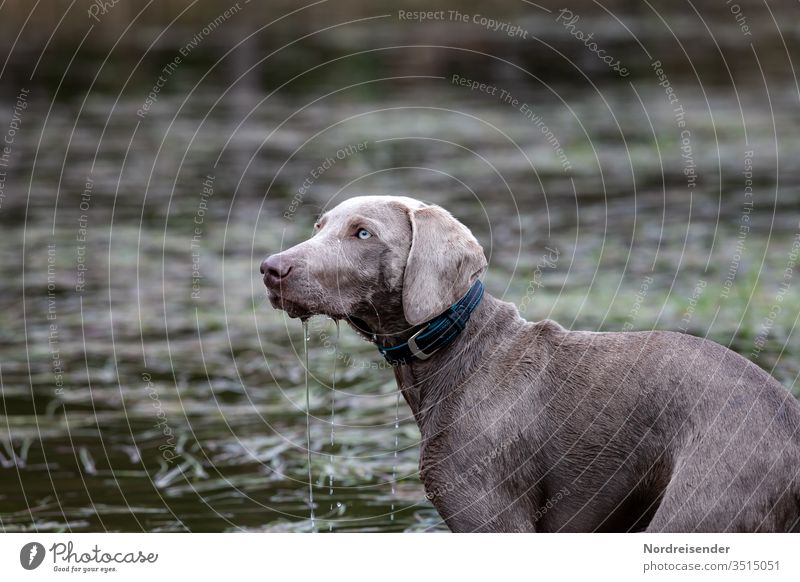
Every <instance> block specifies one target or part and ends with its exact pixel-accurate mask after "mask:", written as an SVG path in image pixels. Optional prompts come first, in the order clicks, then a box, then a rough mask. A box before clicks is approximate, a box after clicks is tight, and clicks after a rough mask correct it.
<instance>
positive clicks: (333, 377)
mask: <svg viewBox="0 0 800 582" xmlns="http://www.w3.org/2000/svg"><path fill="white" fill-rule="evenodd" d="M334 325H335V326H336V336H335V337H334V340H333V373H332V375H331V442H330V447H331V454H330V473H329V475H328V496H329V497H330V498H331V505H330V510H331V516H332V517H335V515H336V513H335V508H334V502H333V476H334V470H333V461H334V459H333V457H334V447H335V446H336V438H335V431H336V363H337V362H338V361H339V320H338V319H336V320H334ZM339 506H341V504H339ZM328 531H333V521H332V520H331V521H330V522H329V523H328Z"/></svg>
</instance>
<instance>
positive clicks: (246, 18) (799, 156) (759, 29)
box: [0, 0, 800, 532]
mask: <svg viewBox="0 0 800 582" xmlns="http://www.w3.org/2000/svg"><path fill="white" fill-rule="evenodd" d="M418 11H426V12H427V14H419V13H418ZM0 32H2V34H0V47H2V50H1V51H0V134H1V135H2V137H0V139H2V143H0V228H2V235H3V237H2V239H3V244H2V246H0V253H1V254H2V262H0V265H1V266H2V273H1V274H0V275H1V278H0V354H1V355H0V530H3V531H74V532H80V531H103V530H107V531H240V530H251V531H262V530H263V531H287V530H288V531H309V530H311V529H316V530H321V531H329V530H332V531H346V530H351V531H352V530H358V531H438V530H442V529H443V526H442V524H441V522H440V519H439V517H438V515H437V513H436V511H435V510H434V509H433V508H432V506H431V505H430V504H429V503H428V502H427V501H426V500H425V498H424V491H423V489H422V487H421V485H420V483H419V479H418V476H417V451H418V446H419V442H418V439H419V434H418V432H417V429H416V426H415V424H414V422H413V419H412V418H411V417H410V412H409V410H408V409H407V407H406V406H405V403H404V402H402V401H400V402H399V403H398V400H397V395H396V393H397V390H396V386H395V382H394V377H393V374H392V372H391V370H390V369H388V368H387V367H386V365H385V364H384V363H383V361H382V360H381V358H380V357H379V355H378V353H377V351H376V350H374V348H373V347H372V346H371V345H369V344H366V343H364V342H362V341H359V340H358V339H357V338H356V337H355V335H354V334H353V332H352V331H351V330H349V329H348V328H346V327H343V328H342V329H341V330H338V329H337V328H336V326H335V325H334V324H333V322H330V321H328V320H325V319H322V318H315V319H313V320H311V322H310V323H309V329H308V332H307V334H306V335H305V336H304V333H303V329H302V327H301V324H300V323H299V322H298V321H296V320H289V319H287V318H286V317H285V316H284V315H283V313H281V312H277V311H274V310H272V309H271V308H270V307H269V304H268V302H267V301H266V298H265V293H264V290H263V287H262V284H261V280H260V275H259V273H258V265H259V263H260V261H261V259H262V258H263V257H264V256H266V255H267V254H270V253H272V252H275V251H277V250H279V249H282V248H286V247H288V246H291V245H293V244H295V243H297V242H299V241H301V240H303V239H304V238H305V237H306V236H308V234H309V232H310V228H311V225H312V224H313V222H314V219H315V217H316V216H317V215H318V214H319V213H320V212H322V211H324V209H326V208H330V207H332V206H333V205H335V204H337V203H338V202H340V201H341V200H343V199H346V198H348V197H351V196H355V195H360V194H368V193H369V194H373V193H379V194H402V195H409V196H414V197H417V198H421V199H424V200H427V201H430V202H435V203H438V204H441V205H443V206H445V207H446V208H448V209H449V210H451V211H452V212H453V213H454V214H455V215H456V216H457V217H458V218H459V219H461V220H462V221H463V222H464V223H465V224H467V225H468V226H469V227H470V228H471V229H472V230H473V232H475V234H476V236H477V237H478V239H479V240H480V241H481V243H482V244H483V245H484V248H485V249H486V253H487V256H489V258H490V265H489V270H488V274H487V278H486V283H487V287H488V289H489V291H490V292H491V293H493V294H495V295H496V296H499V297H502V298H504V299H505V300H507V301H511V302H513V303H515V304H517V305H518V306H519V307H520V310H521V311H522V313H523V315H524V316H525V317H526V318H528V319H532V320H538V319H543V318H552V319H556V320H557V321H559V322H560V323H561V324H562V325H564V326H566V327H570V328H574V329H588V330H631V329H636V330H645V329H666V330H680V331H686V332H688V333H692V334H695V335H699V336H703V337H708V338H710V339H712V340H714V341H717V342H719V343H721V344H723V345H726V346H729V347H731V348H732V349H734V350H736V351H737V352H739V353H741V354H742V355H744V356H745V357H747V358H749V359H751V360H752V361H753V362H755V363H756V364H758V365H759V366H761V367H763V368H764V369H766V370H768V371H769V372H770V373H772V374H773V375H775V376H776V377H777V378H778V379H779V380H780V381H781V382H782V383H783V384H784V385H785V386H786V387H787V389H789V390H792V391H794V393H795V394H798V382H797V377H798V373H800V339H798V338H799V337H800V334H799V333H798V331H797V329H796V326H797V323H798V316H799V315H800V293H798V288H800V267H799V266H798V264H799V263H798V261H799V260H800V257H799V256H798V255H799V254H800V238H799V237H800V164H798V160H800V137H799V136H800V86H799V85H798V71H796V69H795V67H796V66H798V65H800V51H798V47H800V5H798V3H797V2H796V1H794V0H785V1H780V0H772V1H770V2H769V3H767V2H759V1H755V0H737V1H733V0H731V1H728V0H714V1H711V0H708V1H705V0H679V1H678V2H674V3H672V2H671V3H666V2H659V3H656V2H653V1H652V0H636V1H634V0H625V1H623V0H603V1H594V2H589V1H584V0H565V2H563V3H553V2H549V1H548V2H546V1H542V2H529V1H527V0H502V1H500V2H468V1H465V0H464V1H460V0H451V1H446V2H438V1H435V2H433V3H429V2H424V3H423V2H416V1H408V2H401V1H395V0H390V1H385V2H380V3H374V2H360V1H346V0H318V1H316V2H310V3H308V4H305V3H297V2H288V1H286V2H284V1H280V0H273V1H270V2H255V1H252V2H251V1H247V0H239V1H238V2H233V1H231V0H193V1H190V0H180V1H178V0H175V1H173V0H160V1H158V2H155V1H153V0H151V1H149V2H144V1H142V2H133V1H131V0H107V1H101V0H96V1H93V2H88V1H84V0H72V1H68V0H38V1H37V2H26V1H22V0H4V1H3V2H0ZM304 337H305V338H306V340H305V341H304ZM306 344H307V348H308V353H307V354H306V351H305V348H306ZM306 361H307V362H308V365H307V366H306ZM306 370H308V374H307V373H306ZM306 382H308V398H309V403H310V406H309V408H308V412H309V413H310V415H309V417H307V415H306V412H307V410H306V394H307V393H306ZM307 426H308V431H309V432H308V434H307V432H306V430H307ZM307 437H308V440H309V443H310V446H309V447H307V444H306V440H307ZM309 475H310V476H311V478H310V486H311V487H310V489H311V492H312V493H313V498H314V504H313V505H314V512H315V520H314V522H313V523H312V520H311V519H310V510H311V504H310V500H309V493H310V491H309Z"/></svg>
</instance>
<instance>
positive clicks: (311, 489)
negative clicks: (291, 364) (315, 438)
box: [303, 319, 315, 531]
mask: <svg viewBox="0 0 800 582" xmlns="http://www.w3.org/2000/svg"><path fill="white" fill-rule="evenodd" d="M308 340H309V335H308V320H307V319H304V320H303V352H304V355H305V368H306V462H307V464H308V507H309V510H310V517H311V531H314V530H315V519H314V483H313V481H312V478H313V477H312V474H311V388H310V386H309V383H308V377H309V371H308Z"/></svg>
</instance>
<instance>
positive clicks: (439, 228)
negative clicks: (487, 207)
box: [403, 206, 486, 325]
mask: <svg viewBox="0 0 800 582" xmlns="http://www.w3.org/2000/svg"><path fill="white" fill-rule="evenodd" d="M409 215H410V217H411V250H410V251H409V254H408V262H407V263H406V269H405V274H404V275H403V313H404V315H405V318H406V321H408V323H410V324H411V325H417V324H420V323H423V322H425V321H428V320H430V319H433V318H434V317H436V316H437V315H439V314H441V313H443V312H444V311H446V310H447V308H448V307H450V306H451V305H452V304H453V303H455V302H456V301H458V300H459V299H461V297H463V296H464V295H465V294H466V293H467V291H469V288H470V287H471V286H472V284H473V283H474V282H475V280H476V279H477V278H478V277H479V276H480V275H481V273H482V272H483V270H484V269H485V268H486V257H485V256H484V254H483V248H482V247H481V245H480V244H479V243H478V241H477V240H476V239H475V237H474V236H473V235H472V233H471V232H470V230H469V229H468V228H467V227H466V226H464V225H463V224H461V223H460V222H459V221H458V220H456V219H455V218H454V217H453V216H452V215H451V214H450V213H449V212H447V211H446V210H445V209H443V208H441V207H439V206H425V207H423V208H419V209H411V210H409Z"/></svg>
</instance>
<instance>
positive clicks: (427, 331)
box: [378, 280, 483, 366]
mask: <svg viewBox="0 0 800 582" xmlns="http://www.w3.org/2000/svg"><path fill="white" fill-rule="evenodd" d="M481 299H483V283H481V282H480V280H476V281H475V283H474V284H473V285H472V287H470V289H469V291H467V294H466V295H464V296H463V297H462V298H461V299H459V300H458V301H456V302H455V303H453V304H452V305H451V306H450V307H449V308H448V309H447V311H445V312H444V313H442V314H441V315H439V316H437V317H435V318H433V319H431V320H430V321H429V322H428V323H426V324H425V325H424V327H423V328H422V329H420V330H419V331H418V332H417V333H415V334H414V335H412V336H411V337H410V338H408V341H406V342H403V343H401V344H400V345H397V346H392V347H384V346H380V345H379V346H378V350H380V352H381V354H383V357H384V358H386V361H387V362H389V363H390V364H391V365H393V366H398V365H402V364H408V363H409V362H411V361H412V360H427V359H428V358H430V357H431V356H432V355H433V354H435V353H436V352H438V351H439V350H441V349H442V348H443V347H445V346H447V345H449V344H450V343H451V342H452V341H453V340H454V339H456V337H457V336H458V334H460V333H461V332H462V331H464V328H465V327H466V325H467V322H468V321H469V316H470V315H472V312H473V311H474V310H475V308H476V307H477V306H478V304H479V303H480V302H481Z"/></svg>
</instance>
